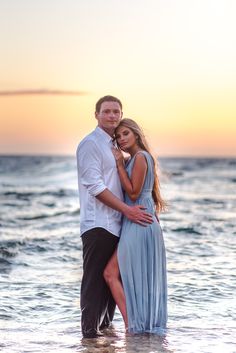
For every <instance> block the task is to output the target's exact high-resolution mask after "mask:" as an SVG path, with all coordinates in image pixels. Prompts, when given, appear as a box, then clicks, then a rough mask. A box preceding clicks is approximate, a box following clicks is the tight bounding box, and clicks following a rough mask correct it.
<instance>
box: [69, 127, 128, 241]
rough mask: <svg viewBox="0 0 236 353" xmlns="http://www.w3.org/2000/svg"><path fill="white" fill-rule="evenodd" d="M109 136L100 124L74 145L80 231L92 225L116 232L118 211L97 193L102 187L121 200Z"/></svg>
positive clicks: (119, 221) (119, 215) (118, 217)
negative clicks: (99, 197)
mask: <svg viewBox="0 0 236 353" xmlns="http://www.w3.org/2000/svg"><path fill="white" fill-rule="evenodd" d="M112 147H113V144H112V138H111V136H109V135H108V134H107V133H106V132H105V131H104V130H102V129H101V128H100V127H96V129H95V130H94V131H93V132H91V133H90V134H89V135H87V136H86V137H85V138H84V139H83V140H82V141H81V142H80V144H79V146H78V148H77V153H76V155H77V168H78V185H79V198H80V232H81V235H82V234H83V233H84V232H86V231H88V230H90V229H92V228H95V227H101V228H105V229H106V230H107V231H108V232H110V233H112V234H114V235H116V236H119V235H120V229H121V213H120V212H118V211H115V210H113V209H112V208H110V207H108V206H106V205H105V204H104V203H102V202H101V201H99V200H98V199H97V198H96V196H97V195H98V194H100V193H101V192H102V191H104V190H105V189H108V190H110V191H111V192H112V193H113V194H114V195H115V196H117V197H118V198H119V199H120V200H122V201H123V192H122V188H121V184H120V179H119V175H118V172H117V168H116V161H115V158H114V156H113V154H112Z"/></svg>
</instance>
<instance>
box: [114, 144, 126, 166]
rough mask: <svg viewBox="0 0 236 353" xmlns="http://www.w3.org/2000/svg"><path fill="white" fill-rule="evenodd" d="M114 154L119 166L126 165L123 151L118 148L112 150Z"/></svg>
mask: <svg viewBox="0 0 236 353" xmlns="http://www.w3.org/2000/svg"><path fill="white" fill-rule="evenodd" d="M112 153H113V155H114V157H115V160H116V164H117V166H121V165H122V166H123V165H124V156H123V154H122V152H121V150H119V149H117V148H112Z"/></svg>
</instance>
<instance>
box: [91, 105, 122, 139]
mask: <svg viewBox="0 0 236 353" xmlns="http://www.w3.org/2000/svg"><path fill="white" fill-rule="evenodd" d="M95 117H96V119H97V121H98V126H99V127H100V128H101V129H103V130H104V131H106V132H107V133H108V134H109V135H113V133H114V131H115V128H116V127H117V126H118V124H119V122H120V120H121V118H122V111H121V108H120V105H119V103H117V102H103V103H102V105H101V108H100V112H95Z"/></svg>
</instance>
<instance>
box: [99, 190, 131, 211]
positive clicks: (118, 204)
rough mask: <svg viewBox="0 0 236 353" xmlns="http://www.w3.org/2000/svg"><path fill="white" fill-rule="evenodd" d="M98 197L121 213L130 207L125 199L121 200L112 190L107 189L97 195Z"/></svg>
mask: <svg viewBox="0 0 236 353" xmlns="http://www.w3.org/2000/svg"><path fill="white" fill-rule="evenodd" d="M96 198H97V199H98V200H99V201H101V202H102V203H104V204H105V205H106V206H108V207H111V208H113V209H114V210H116V211H119V212H121V213H123V214H124V213H125V212H126V211H127V209H128V208H129V206H128V205H126V204H125V203H124V202H123V201H121V200H120V199H119V198H118V197H116V196H115V195H114V194H113V193H112V192H111V191H110V190H108V189H105V190H104V191H102V192H101V193H100V194H98V195H97V196H96Z"/></svg>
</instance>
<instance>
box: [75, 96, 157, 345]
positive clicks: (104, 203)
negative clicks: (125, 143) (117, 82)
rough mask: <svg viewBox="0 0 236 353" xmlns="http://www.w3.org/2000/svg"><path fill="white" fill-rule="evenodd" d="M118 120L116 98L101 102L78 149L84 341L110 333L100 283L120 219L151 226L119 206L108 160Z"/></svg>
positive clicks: (111, 306)
mask: <svg viewBox="0 0 236 353" xmlns="http://www.w3.org/2000/svg"><path fill="white" fill-rule="evenodd" d="M122 114H123V113H122V104H121V102H120V100H119V99H118V98H116V97H113V96H105V97H102V98H100V99H99V101H98V102H97V103H96V110H95V118H96V119H97V121H98V126H97V127H96V129H95V130H94V131H93V132H92V133H90V134H89V135H87V136H86V137H85V138H84V139H83V140H82V141H81V142H80V144H79V146H78V149H77V167H78V184H79V196H80V228H81V236H82V243H83V271H84V272H83V278H82V284H81V297H80V304H81V312H82V318H81V326H82V334H83V337H86V338H93V337H97V336H99V334H100V331H99V330H101V329H102V328H105V327H108V326H109V325H110V323H111V321H112V319H113V316H114V312H115V302H114V300H113V298H112V295H111V293H110V290H109V289H108V287H107V285H106V283H105V281H104V279H103V271H104V268H105V266H106V264H107V262H108V260H109V259H110V257H111V256H112V254H113V252H114V250H115V248H116V246H117V243H118V240H119V234H120V228H121V215H122V214H123V215H124V216H125V217H127V218H129V219H130V220H132V221H133V222H136V223H139V224H145V223H151V222H152V219H151V216H150V215H149V214H148V213H146V212H145V211H144V210H143V208H142V206H139V205H138V206H133V207H131V206H128V205H126V204H125V203H124V202H123V192H122V188H121V184H120V180H119V176H118V172H117V168H116V162H115V159H114V156H113V154H112V147H113V143H112V142H113V135H114V131H115V128H116V127H117V126H118V124H119V122H120V120H121V118H122Z"/></svg>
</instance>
